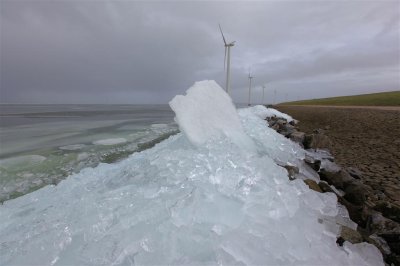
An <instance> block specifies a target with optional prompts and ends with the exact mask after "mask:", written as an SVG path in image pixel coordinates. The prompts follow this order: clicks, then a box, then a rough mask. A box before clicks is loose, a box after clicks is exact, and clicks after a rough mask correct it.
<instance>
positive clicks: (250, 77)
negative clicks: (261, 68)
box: [249, 71, 254, 106]
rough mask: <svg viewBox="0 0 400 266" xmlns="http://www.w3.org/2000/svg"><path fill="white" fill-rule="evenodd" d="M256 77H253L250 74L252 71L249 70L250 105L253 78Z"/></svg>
mask: <svg viewBox="0 0 400 266" xmlns="http://www.w3.org/2000/svg"><path fill="white" fill-rule="evenodd" d="M253 78H254V77H252V76H251V75H250V71H249V106H250V105H251V80H252V79H253Z"/></svg>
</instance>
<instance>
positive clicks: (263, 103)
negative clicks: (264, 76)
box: [261, 84, 265, 105]
mask: <svg viewBox="0 0 400 266" xmlns="http://www.w3.org/2000/svg"><path fill="white" fill-rule="evenodd" d="M262 89H263V97H262V103H261V104H262V105H265V102H264V95H265V84H264V85H263V86H262Z"/></svg>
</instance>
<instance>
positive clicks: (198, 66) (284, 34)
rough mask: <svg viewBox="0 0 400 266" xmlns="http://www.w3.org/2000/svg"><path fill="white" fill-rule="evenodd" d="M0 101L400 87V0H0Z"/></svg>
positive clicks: (287, 94)
mask: <svg viewBox="0 0 400 266" xmlns="http://www.w3.org/2000/svg"><path fill="white" fill-rule="evenodd" d="M0 11H1V21H0V27H1V36H0V37H1V38H0V42H1V46H0V50H1V58H0V72H1V73H0V74H1V76H0V81H1V91H0V102H3V103H4V102H11V103H167V102H168V101H169V100H171V99H172V98H173V96H174V95H176V94H183V93H184V92H185V91H186V89H188V88H189V87H190V86H191V85H192V84H193V83H194V82H195V81H198V80H204V79H214V80H216V81H217V82H218V83H219V84H220V85H221V86H222V87H224V86H225V79H224V68H223V60H224V46H223V41H222V38H221V35H220V32H219V29H218V23H221V26H222V28H223V30H224V33H225V37H226V38H227V39H228V41H234V40H235V41H236V43H235V46H234V47H233V48H232V50H231V51H232V57H231V68H232V81H231V84H232V90H233V98H234V100H235V101H236V102H247V88H248V80H247V75H248V71H249V68H251V71H252V74H253V75H254V76H255V78H254V80H253V83H254V85H255V88H254V90H253V101H260V100H261V88H260V86H261V85H262V84H266V88H267V89H266V98H268V101H269V102H271V101H272V99H273V91H274V90H276V92H277V101H284V100H286V99H288V100H297V99H307V98H318V97H327V96H336V95H351V94H360V93H369V92H379V91H393V90H399V89H400V78H399V72H400V48H399V47H400V44H399V40H400V32H399V28H400V1H398V0H396V1H370V2H369V1H265V2H249V1H240V2H200V1H199V2H194V1H188V2H182V1H177V2H171V1H167V2H166V1H163V2H154V1H151V2H137V1H84V0H82V1H72V0H71V1H68V0H64V1H35V0H29V1H23V0H19V1H11V0H0Z"/></svg>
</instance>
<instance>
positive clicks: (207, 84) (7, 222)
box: [0, 81, 383, 265]
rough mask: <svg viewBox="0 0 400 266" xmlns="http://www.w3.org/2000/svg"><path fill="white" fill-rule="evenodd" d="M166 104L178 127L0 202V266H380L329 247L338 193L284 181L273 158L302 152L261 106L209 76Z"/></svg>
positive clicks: (361, 253)
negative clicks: (239, 99)
mask: <svg viewBox="0 0 400 266" xmlns="http://www.w3.org/2000/svg"><path fill="white" fill-rule="evenodd" d="M211 88H212V89H211ZM214 98H215V99H214ZM196 99H197V100H196ZM171 106H172V108H173V109H174V110H175V112H176V116H177V118H176V120H177V121H178V123H179V126H180V128H181V130H182V131H183V133H180V134H178V135H175V136H172V137H170V138H169V139H167V140H165V141H163V142H161V143H159V144H157V145H156V146H155V147H153V148H151V149H148V150H145V151H143V152H140V153H135V154H133V155H131V156H130V157H129V158H128V159H126V160H124V161H122V162H119V163H117V164H102V165H100V166H98V167H96V168H87V169H84V170H83V171H81V172H80V173H79V174H76V175H72V176H70V177H69V178H67V179H66V180H64V181H62V182H61V183H60V184H59V185H57V186H47V187H45V188H43V189H41V190H38V191H36V192H33V193H31V194H28V195H25V196H23V197H20V198H17V199H15V200H10V201H7V202H5V203H4V205H2V206H0V217H1V218H2V221H1V223H0V242H1V243H0V255H1V264H2V265H10V264H11V265H30V264H40V265H50V264H51V265H65V264H67V265H126V264H138V265H177V264H180V265H191V264H194V265H206V264H207V265H208V264H210V265H217V264H218V265H383V261H382V256H381V254H380V252H379V251H378V250H377V249H376V248H375V247H374V246H372V245H369V244H365V243H362V244H354V245H353V244H350V243H347V242H345V244H344V246H343V247H339V246H337V244H336V233H337V231H338V230H339V225H337V224H336V223H335V222H334V219H335V217H336V216H337V214H338V212H339V208H338V206H337V200H336V196H335V195H334V194H332V193H324V194H322V193H317V192H315V191H313V190H310V189H309V188H308V187H307V186H306V185H305V184H304V183H303V181H302V180H294V181H289V179H288V177H287V172H286V170H285V169H284V168H282V167H280V166H278V165H277V161H285V162H291V163H293V164H297V163H298V161H299V160H300V159H302V158H303V157H304V151H303V150H302V149H301V148H300V147H299V146H298V145H297V144H294V143H292V142H290V141H289V140H287V139H285V138H284V137H282V136H281V135H279V134H278V133H276V132H275V131H273V130H272V129H269V128H268V126H267V123H265V121H263V120H262V119H261V118H260V117H259V116H258V115H257V112H258V111H255V110H256V109H257V110H258V109H261V107H257V108H249V109H242V110H240V111H239V112H238V113H237V112H236V111H235V110H234V108H233V106H232V103H231V101H230V99H229V98H228V97H227V95H226V94H225V93H224V92H223V90H222V89H221V88H220V87H219V86H217V85H216V83H215V82H213V81H203V82H199V83H196V84H195V85H194V87H192V88H191V89H189V91H188V95H187V96H179V97H178V98H175V99H174V100H173V101H172V102H171ZM198 108H201V110H202V111H201V112H202V113H200V112H198ZM224 110H230V113H224ZM220 112H222V113H220ZM192 115H193V116H195V117H192V118H190V117H191V116H192ZM207 119H210V121H208V120H207ZM225 120H227V121H225ZM238 120H239V121H240V123H238V122H237V121H238ZM230 130H235V132H230ZM244 143H248V144H249V145H253V146H254V150H252V149H243V148H242V147H241V146H242V145H243V144H244ZM250 143H253V144H250ZM332 221H333V222H332Z"/></svg>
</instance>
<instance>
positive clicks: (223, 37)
mask: <svg viewBox="0 0 400 266" xmlns="http://www.w3.org/2000/svg"><path fill="white" fill-rule="evenodd" d="M218 26H219V30H220V31H221V34H222V39H223V40H224V43H225V45H226V40H225V36H224V33H223V32H222V29H221V25H220V24H218Z"/></svg>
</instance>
